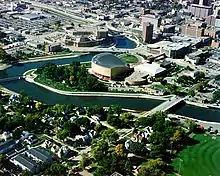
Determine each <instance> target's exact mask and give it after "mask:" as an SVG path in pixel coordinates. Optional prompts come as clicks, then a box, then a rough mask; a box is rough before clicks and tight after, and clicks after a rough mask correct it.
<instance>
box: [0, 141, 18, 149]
mask: <svg viewBox="0 0 220 176" xmlns="http://www.w3.org/2000/svg"><path fill="white" fill-rule="evenodd" d="M15 144H16V143H15V140H13V139H9V140H7V141H5V142H2V143H0V150H3V149H5V148H8V147H9V146H11V145H15Z"/></svg>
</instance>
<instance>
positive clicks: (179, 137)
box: [172, 130, 182, 143]
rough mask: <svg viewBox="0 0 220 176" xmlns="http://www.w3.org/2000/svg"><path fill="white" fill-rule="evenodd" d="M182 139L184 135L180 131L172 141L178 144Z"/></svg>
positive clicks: (177, 131)
mask: <svg viewBox="0 0 220 176" xmlns="http://www.w3.org/2000/svg"><path fill="white" fill-rule="evenodd" d="M181 139H182V134H181V132H180V131H179V130H176V131H175V133H174V134H173V137H172V140H173V142H174V143H178V142H179V141H180V140H181Z"/></svg>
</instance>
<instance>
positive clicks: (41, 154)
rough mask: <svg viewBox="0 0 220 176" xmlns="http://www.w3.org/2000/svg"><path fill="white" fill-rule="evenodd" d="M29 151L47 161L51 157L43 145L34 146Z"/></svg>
mask: <svg viewBox="0 0 220 176" xmlns="http://www.w3.org/2000/svg"><path fill="white" fill-rule="evenodd" d="M27 153H29V154H31V155H33V156H35V157H37V158H38V159H39V160H41V161H43V162H46V161H47V159H48V158H50V157H51V155H50V154H49V152H47V151H45V150H44V149H43V148H42V147H37V148H32V149H30V150H28V151H27Z"/></svg>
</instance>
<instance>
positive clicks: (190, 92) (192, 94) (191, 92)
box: [188, 89, 196, 97]
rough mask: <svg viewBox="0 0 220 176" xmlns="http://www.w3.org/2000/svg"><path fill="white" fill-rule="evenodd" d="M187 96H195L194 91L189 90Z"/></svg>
mask: <svg viewBox="0 0 220 176" xmlns="http://www.w3.org/2000/svg"><path fill="white" fill-rule="evenodd" d="M188 95H189V96H191V97H194V96H195V95H196V93H195V91H194V90H192V89H190V90H189V92H188Z"/></svg>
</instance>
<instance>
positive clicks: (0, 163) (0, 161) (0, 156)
mask: <svg viewBox="0 0 220 176" xmlns="http://www.w3.org/2000/svg"><path fill="white" fill-rule="evenodd" d="M5 161H6V157H5V155H3V154H0V169H2V166H3V164H4V163H5Z"/></svg>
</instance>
